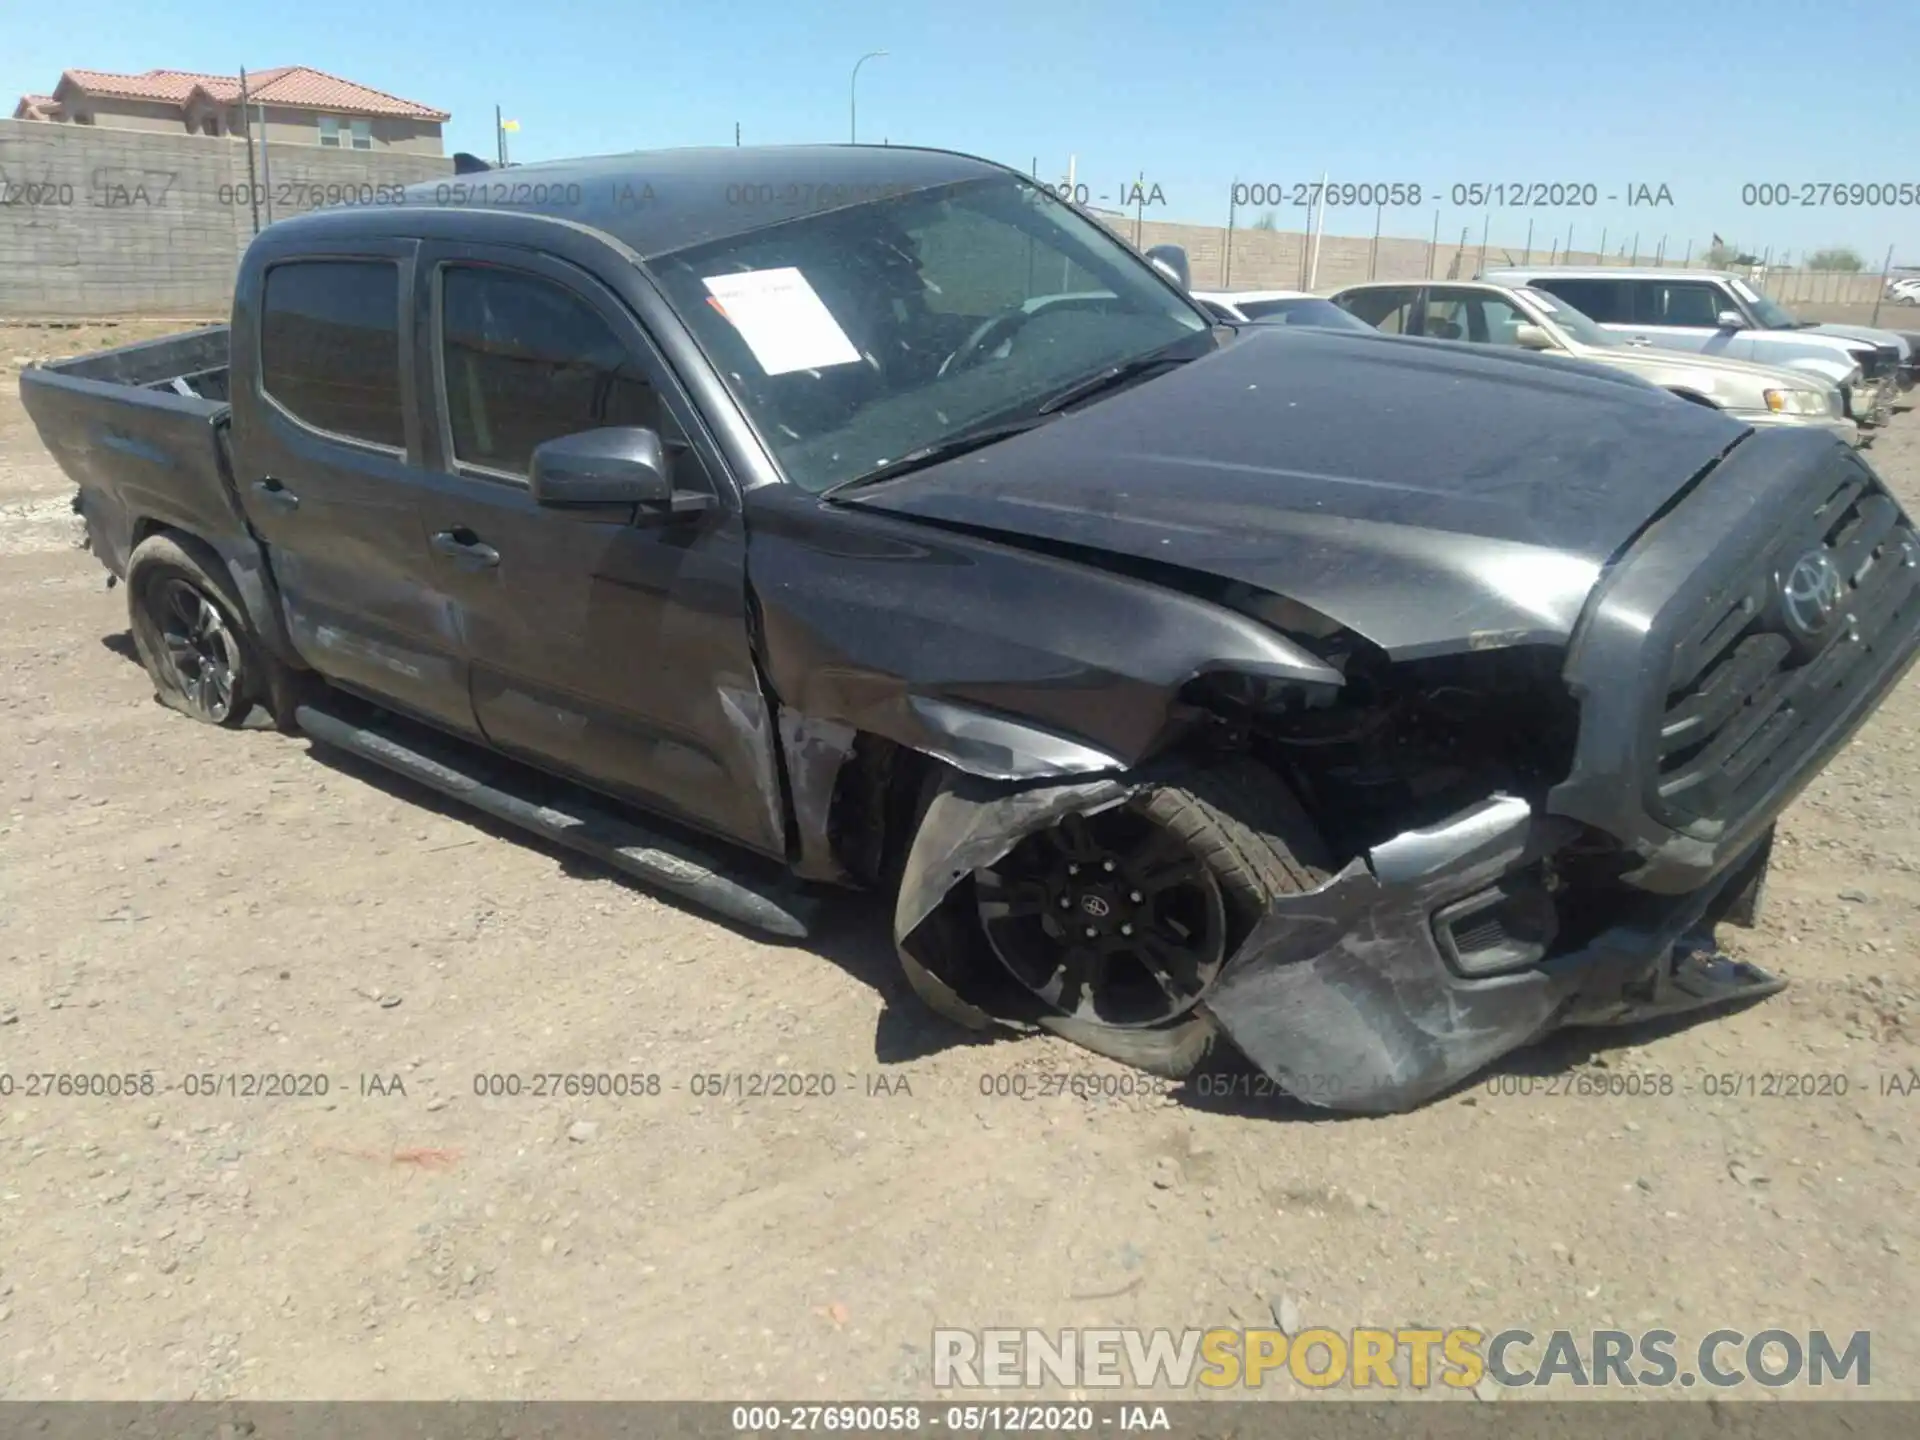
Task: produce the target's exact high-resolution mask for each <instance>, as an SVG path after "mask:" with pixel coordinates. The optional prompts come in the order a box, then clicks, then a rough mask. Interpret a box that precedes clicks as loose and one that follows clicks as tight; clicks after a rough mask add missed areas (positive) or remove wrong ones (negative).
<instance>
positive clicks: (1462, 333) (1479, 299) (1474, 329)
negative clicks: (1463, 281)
mask: <svg viewBox="0 0 1920 1440" xmlns="http://www.w3.org/2000/svg"><path fill="white" fill-rule="evenodd" d="M1532 323H1533V322H1532V320H1530V319H1529V318H1528V317H1527V316H1526V315H1525V314H1524V313H1523V312H1522V311H1521V309H1520V307H1519V306H1517V305H1514V304H1512V303H1510V302H1509V301H1507V300H1505V299H1503V298H1502V297H1501V296H1498V295H1494V294H1490V293H1489V292H1487V291H1484V290H1459V289H1449V288H1448V287H1446V286H1436V287H1435V288H1434V289H1432V290H1430V291H1428V292H1427V316H1426V325H1427V334H1428V335H1430V336H1433V337H1435V338H1438V339H1442V340H1470V341H1472V342H1473V343H1474V344H1476V345H1513V346H1518V345H1519V343H1520V342H1519V340H1518V338H1517V333H1518V330H1519V327H1520V326H1522V325H1531V324H1532Z"/></svg>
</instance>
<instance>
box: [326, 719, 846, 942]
mask: <svg viewBox="0 0 1920 1440" xmlns="http://www.w3.org/2000/svg"><path fill="white" fill-rule="evenodd" d="M294 718H295V719H296V720H297V721H299V724H300V729H301V730H302V731H303V732H304V733H305V734H306V735H308V736H309V737H311V738H312V739H314V740H316V741H319V742H320V743H322V744H325V745H331V746H334V747H335V748H337V749H340V750H345V751H347V752H348V753H349V754H353V755H358V756H360V757H361V758H362V759H364V760H370V761H372V762H373V763H374V764H376V765H379V766H381V767H383V768H384V769H388V770H393V771H396V772H398V773H399V774H402V775H406V776H408V777H410V778H411V779H414V780H418V781H419V782H420V783H421V784H423V785H426V786H428V787H430V788H431V789H434V790H437V791H439V792H440V793H441V794H442V795H446V796H449V797H451V798H452V799H455V800H459V801H462V802H463V803H465V804H468V805H471V806H472V807H473V808H474V809H476V810H479V811H482V812H484V813H485V814H488V815H491V816H493V817H494V818H495V819H497V820H504V821H506V822H507V823H508V824H510V825H518V826H520V827H521V828H523V829H526V830H531V831H533V833H534V834H536V835H541V836H544V837H546V838H547V839H549V840H552V841H555V842H556V843H558V844H561V845H565V846H566V847H568V848H569V849H572V850H578V851H580V852H581V853H582V854H585V855H590V856H592V857H593V858H594V859H596V860H598V861H600V862H601V863H602V864H605V865H608V866H611V867H612V868H613V869H615V870H618V871H621V872H622V873H623V874H627V875H631V876H633V877H634V878H635V879H636V880H643V881H645V882H646V883H647V884H649V885H653V886H657V887H658V888H660V889H662V890H669V891H671V892H673V893H674V894H675V895H679V896H682V897H684V898H685V899H688V900H691V901H693V902H694V903H695V904H697V905H701V906H704V907H705V908H707V909H709V910H712V911H715V912H717V913H719V914H721V915H724V916H726V917H727V918H728V919H730V920H735V921H738V922H739V923H740V924H742V925H749V926H752V927H753V928H754V929H756V930H765V931H767V932H769V933H771V934H774V935H780V936H783V937H786V938H788V939H793V940H803V939H805V938H806V936H807V933H808V931H809V930H810V929H811V928H812V921H813V919H814V913H815V911H816V910H817V909H818V901H817V900H815V899H813V898H812V897H810V896H807V895H804V894H801V893H799V892H797V891H792V892H784V893H783V892H782V891H780V890H778V889H775V888H772V887H768V886H765V885H756V884H755V882H754V881H753V880H752V879H751V878H749V877H746V876H743V875H741V874H739V873H738V872H736V871H732V870H729V869H727V868H725V865H724V862H723V861H720V860H718V859H717V858H715V857H714V856H712V855H708V854H704V853H702V852H701V851H699V850H697V849H695V848H694V847H693V846H691V845H689V844H687V843H686V842H684V841H680V840H675V839H670V838H669V837H667V836H665V835H662V834H660V833H659V832H658V831H654V830H649V829H647V828H646V827H645V826H643V825H638V824H636V823H634V822H633V821H631V820H628V819H626V818H625V817H623V816H619V815H615V814H614V813H613V812H612V811H610V810H603V809H601V808H599V807H598V806H594V805H590V804H585V803H582V799H581V798H579V797H577V796H572V795H570V796H568V797H567V798H566V799H564V800H561V801H558V802H555V801H551V800H534V799H530V798H528V797H526V796H524V795H516V794H514V793H512V792H511V791H509V790H507V789H504V788H502V786H503V785H505V784H509V783H511V782H510V781H509V780H507V779H506V778H505V777H504V776H500V775H494V776H490V777H489V779H487V780H482V779H481V778H479V776H477V775H473V774H470V773H468V772H467V771H466V770H463V769H461V768H460V766H461V757H460V756H459V755H458V753H457V752H456V751H455V750H454V748H453V746H452V745H451V744H448V745H444V746H443V745H436V744H434V743H432V741H431V740H427V739H416V738H414V737H412V736H409V737H408V738H406V739H404V740H403V739H398V738H396V737H395V736H393V735H389V734H387V733H385V732H383V731H380V730H375V729H370V728H368V727H367V726H365V725H359V724H355V723H354V722H353V721H351V720H343V719H341V718H340V717H339V716H337V715H334V714H331V713H329V712H327V711H325V710H319V709H316V708H315V707H313V706H312V705H302V706H300V707H299V708H298V709H297V710H296V711H294ZM507 763H512V762H507ZM489 768H492V767H489ZM500 768H501V769H504V768H505V765H502V766H501V767H500Z"/></svg>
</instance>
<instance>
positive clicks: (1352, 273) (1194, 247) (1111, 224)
mask: <svg viewBox="0 0 1920 1440" xmlns="http://www.w3.org/2000/svg"><path fill="white" fill-rule="evenodd" d="M1100 218H1101V220H1102V221H1103V222H1105V224H1106V225H1107V226H1108V228H1110V229H1111V230H1113V232H1114V233H1115V234H1117V235H1119V236H1120V237H1121V238H1122V239H1124V240H1127V241H1129V242H1134V241H1135V235H1136V232H1137V234H1138V237H1139V238H1138V242H1137V243H1138V244H1139V246H1140V248H1141V249H1143V250H1144V249H1147V248H1149V247H1151V246H1154V245H1179V246H1181V247H1182V248H1184V249H1185V250H1186V252H1187V259H1188V261H1189V262H1190V263H1191V265H1192V267H1193V284H1194V288H1195V289H1198V290H1227V289H1231V290H1298V289H1302V288H1304V287H1305V280H1306V276H1307V270H1308V265H1307V263H1306V259H1305V257H1306V256H1307V255H1308V253H1309V247H1310V246H1311V244H1312V241H1311V239H1310V237H1308V236H1307V235H1305V234H1303V233H1300V232H1298V231H1287V230H1252V229H1246V230H1243V229H1238V228H1236V229H1235V230H1234V231H1233V232H1232V234H1231V238H1230V240H1229V234H1228V231H1227V230H1226V229H1225V227H1223V226H1219V225H1187V224H1180V223H1176V222H1170V221H1162V220H1150V219H1144V218H1142V219H1140V220H1139V221H1137V222H1136V220H1135V218H1134V217H1132V216H1125V217H1122V216H1117V215H1110V214H1105V213H1103V214H1101V216H1100ZM1455 233H1456V234H1458V233H1459V232H1458V231H1457V230H1456V231H1455ZM1480 256H1481V251H1480V246H1479V245H1478V244H1477V243H1474V244H1469V245H1464V246H1462V245H1459V244H1455V243H1451V242H1447V241H1442V242H1441V243H1440V244H1438V245H1434V244H1432V243H1431V242H1429V241H1426V240H1410V239H1403V238H1400V237H1396V236H1390V235H1382V236H1381V237H1380V239H1379V242H1378V253H1377V254H1376V252H1375V241H1374V239H1373V237H1372V236H1371V235H1368V236H1355V235H1322V236H1321V237H1320V263H1319V266H1318V268H1317V270H1316V271H1315V275H1314V284H1313V288H1314V289H1315V290H1317V291H1320V292H1321V293H1325V292H1327V291H1330V290H1337V289H1339V288H1341V287H1342V286H1345V285H1355V284H1358V283H1360V282H1361V281H1364V280H1423V279H1426V278H1428V277H1431V278H1433V279H1436V280H1441V279H1445V278H1446V277H1447V274H1448V270H1449V268H1450V267H1453V266H1455V265H1456V264H1457V267H1458V268H1457V269H1455V270H1454V272H1453V273H1454V274H1455V276H1456V277H1457V278H1460V279H1470V278H1472V276H1473V274H1474V272H1475V271H1477V270H1478V269H1479V268H1480V265H1481V259H1480ZM1548 256H1549V251H1548V250H1547V249H1544V248H1541V249H1536V250H1535V251H1534V252H1533V255H1532V257H1531V263H1534V264H1544V263H1546V261H1547V259H1548ZM1527 258H1528V257H1527V256H1526V254H1525V252H1524V251H1523V250H1521V249H1520V248H1518V247H1513V246H1502V245H1489V246H1488V247H1487V250H1486V265H1487V267H1488V268H1489V269H1491V268H1492V267H1494V266H1497V265H1506V264H1514V265H1518V264H1521V263H1522V262H1523V261H1526V260H1527ZM1553 258H1554V261H1555V263H1557V264H1562V265H1625V264H1627V263H1628V260H1630V259H1631V258H1632V257H1631V256H1629V257H1627V259H1622V258H1621V257H1620V256H1618V255H1612V254H1609V255H1600V254H1596V253H1595V252H1593V251H1591V250H1585V251H1574V252H1572V253H1571V254H1559V255H1556V256H1554V257H1553ZM1653 263H1654V260H1653V256H1652V255H1650V254H1648V255H1642V256H1641V257H1640V264H1642V265H1651V264H1653ZM1661 263H1662V264H1670V265H1675V266H1678V265H1679V264H1680V263H1681V262H1680V259H1679V258H1678V257H1674V258H1671V259H1668V260H1663V261H1662V262H1661ZM1696 268H1699V262H1698V261H1696ZM1755 284H1756V287H1757V288H1758V289H1761V290H1763V291H1765V292H1766V293H1767V294H1769V295H1771V296H1773V297H1774V298H1775V299H1776V300H1778V301H1780V302H1781V303H1782V304H1785V305H1791V304H1794V303H1796V302H1799V303H1804V304H1812V303H1822V304H1839V305H1862V304H1864V305H1871V304H1872V303H1873V302H1874V300H1875V298H1876V297H1878V296H1879V294H1880V292H1881V288H1882V287H1881V283H1880V276H1879V274H1878V273H1877V272H1876V273H1874V274H1862V275H1848V274H1841V273H1837V272H1832V271H1806V270H1783V269H1780V268H1778V267H1775V268H1773V269H1771V270H1768V271H1766V272H1765V273H1763V274H1760V275H1758V276H1757V277H1756V279H1755Z"/></svg>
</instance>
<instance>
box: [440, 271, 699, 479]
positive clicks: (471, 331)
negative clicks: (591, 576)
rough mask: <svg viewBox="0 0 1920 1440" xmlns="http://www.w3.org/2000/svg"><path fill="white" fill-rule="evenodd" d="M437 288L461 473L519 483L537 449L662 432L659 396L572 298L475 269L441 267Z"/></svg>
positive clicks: (592, 313) (595, 315) (518, 277)
mask: <svg viewBox="0 0 1920 1440" xmlns="http://www.w3.org/2000/svg"><path fill="white" fill-rule="evenodd" d="M440 287H441V288H440V307H441V308H440V313H441V321H440V325H441V337H442V338H441V344H442V347H443V348H442V360H443V364H444V370H445V376H446V403H447V419H448V422H449V424H450V427H451V429H452V431H453V453H454V458H455V459H456V460H457V461H458V462H459V463H460V464H462V465H479V466H484V467H485V468H487V469H489V470H500V471H504V472H506V473H507V474H510V475H519V476H524V475H525V474H526V473H527V472H528V470H529V469H530V468H531V467H532V464H533V450H534V447H535V446H536V445H540V444H543V443H544V442H546V441H548V440H557V439H559V438H560V437H561V436H562V435H573V434H577V433H578V432H580V431H582V430H597V429H599V428H601V427H602V426H606V425H643V426H646V427H647V428H648V429H651V430H663V421H664V419H665V414H664V411H663V409H662V407H661V404H660V397H659V393H658V392H657V391H656V390H655V389H654V388H653V386H652V385H651V384H650V383H649V382H648V379H647V377H646V375H645V374H644V373H643V372H642V371H641V369H640V367H639V365H638V363H637V362H636V361H635V360H634V358H633V356H632V355H631V354H629V352H628V350H627V347H626V345H625V344H624V343H622V341H621V339H620V337H619V336H618V335H616V334H615V333H614V331H613V327H612V326H610V325H609V324H608V323H607V322H606V321H605V320H604V319H603V318H601V316H600V314H599V312H597V311H596V310H595V309H594V308H593V307H592V306H591V305H589V304H587V302H586V301H584V300H582V299H581V298H580V297H579V296H578V295H575V294H574V293H573V292H571V291H569V290H567V289H565V288H564V287H562V286H560V285H556V284H554V283H553V282H552V281H549V280H543V279H540V278H539V277H537V276H533V275H526V274H521V273H518V272H515V271H512V270H495V269H491V268H486V267H482V266H475V265H449V266H447V267H446V268H445V269H443V270H442V271H441V276H440ZM662 438H663V439H667V440H669V441H671V440H672V439H674V438H677V437H675V436H671V435H668V434H664V433H663V435H662Z"/></svg>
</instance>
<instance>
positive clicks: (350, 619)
mask: <svg viewBox="0 0 1920 1440" xmlns="http://www.w3.org/2000/svg"><path fill="white" fill-rule="evenodd" d="M262 243H263V244H265V245H267V246H269V247H270V246H271V243H272V242H271V241H265V242H262ZM415 248H416V242H414V241H411V240H381V239H373V238H369V239H366V240H363V241H359V242H356V243H355V244H354V245H353V247H352V251H351V253H343V254H339V255H333V256H328V257H325V258H317V257H313V256H299V257H298V258H291V257H290V258H289V259H287V260H285V261H276V260H274V259H273V258H272V252H271V249H270V248H269V249H268V251H267V252H266V259H265V261H264V266H265V268H264V271H263V272H262V281H261V284H260V286H259V288H258V292H257V293H258V295H259V299H258V302H257V303H258V305H259V314H258V320H257V328H258V331H259V347H258V349H257V350H255V351H252V352H249V353H244V354H236V355H235V356H234V382H235V386H236V391H235V399H236V401H237V402H238V403H239V405H240V407H241V409H242V420H243V423H241V424H238V425H236V426H235V427H234V433H233V440H234V470H235V474H234V479H235V481H236V483H237V485H238V487H239V494H240V502H241V505H242V506H243V507H244V508H245V510H246V514H247V519H248V520H249V521H250V522H251V523H252V525H253V528H254V530H255V531H256V532H257V533H258V534H259V536H260V537H261V539H262V540H263V541H265V542H266V546H267V550H268V553H269V555H270V557H271V560H272V566H273V575H274V579H275V580H276V581H277V582H278V585H279V589H280V597H281V605H282V609H283V610H284V612H285V615H286V621H287V629H288V633H289V635H290V636H291V638H292V640H293V644H294V647H295V649H297V650H298V651H299V652H300V655H301V658H303V659H304V660H305V661H306V662H307V663H308V664H309V665H311V666H313V668H314V669H315V670H317V671H319V672H320V673H321V674H322V675H324V676H326V677H327V678H328V679H329V680H332V681H334V682H335V683H337V684H340V685H343V686H345V687H347V688H349V689H351V690H355V691H359V692H361V693H363V694H366V695H370V696H372V697H374V698H376V699H378V700H380V701H382V702H384V703H387V704H391V705H393V706H394V707H395V708H397V709H400V710H405V711H409V712H412V713H414V714H416V715H420V716H423V717H425V718H426V719H429V720H432V721H434V722H436V723H438V724H441V725H443V726H446V727H448V728H450V729H453V730H457V731H461V732H463V733H467V734H472V733H473V731H474V722H473V708H472V702H471V701H470V699H469V698H468V685H467V671H466V662H465V661H464V659H463V658H462V657H461V654H460V643H459V638H458V635H457V634H456V632H455V631H454V630H453V629H452V627H451V625H450V623H449V617H448V614H447V611H446V607H445V605H444V604H443V603H442V597H441V596H440V595H439V593H438V592H437V590H436V588H435V582H434V576H433V566H432V564H431V560H430V552H429V550H428V548H427V532H426V530H425V528H424V527H423V526H422V524H421V515H420V508H419V506H420V498H421V486H422V483H423V482H425V481H427V480H428V478H429V477H428V475H427V473H426V472H425V471H424V470H423V468H422V464H421V436H420V434H419V425H418V423H417V420H416V419H415V416H414V406H413V385H412V383H411V367H410V366H409V365H408V364H407V363H405V361H406V357H407V355H408V351H409V348H410V347H409V340H410V335H409V329H410V327H409V324H408V318H407V317H408V313H409V310H408V305H407V294H408V290H409V287H410V282H411V276H412V270H413V257H414V250H415ZM249 263H250V264H251V263H259V262H256V261H255V260H254V259H253V258H252V257H250V261H249ZM245 288H246V290H247V291H249V292H250V291H252V288H253V287H252V286H251V283H250V282H249V283H248V284H247V286H246V287H245ZM242 328H243V329H244V327H242ZM240 333H241V331H236V335H238V334H240Z"/></svg>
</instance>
